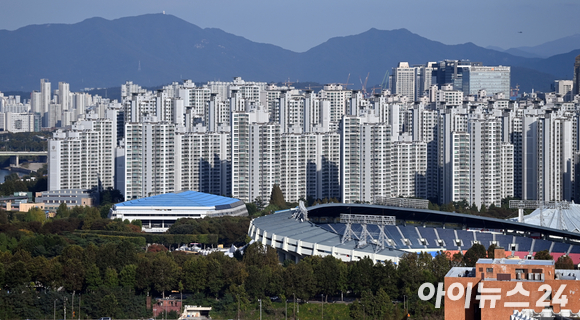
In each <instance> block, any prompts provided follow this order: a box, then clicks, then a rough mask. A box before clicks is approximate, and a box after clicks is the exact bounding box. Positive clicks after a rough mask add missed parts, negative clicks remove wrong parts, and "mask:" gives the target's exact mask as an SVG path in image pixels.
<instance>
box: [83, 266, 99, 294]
mask: <svg viewBox="0 0 580 320" xmlns="http://www.w3.org/2000/svg"><path fill="white" fill-rule="evenodd" d="M85 282H86V284H87V289H89V290H91V291H94V290H97V288H98V287H100V286H101V285H102V284H103V278H101V272H100V271H99V268H98V267H97V265H96V264H94V263H93V264H91V265H90V266H89V267H88V269H87V272H86V275H85Z"/></svg>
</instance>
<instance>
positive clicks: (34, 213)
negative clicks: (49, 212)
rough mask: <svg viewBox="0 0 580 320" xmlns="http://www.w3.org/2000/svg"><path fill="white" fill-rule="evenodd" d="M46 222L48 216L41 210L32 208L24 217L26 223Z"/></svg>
mask: <svg viewBox="0 0 580 320" xmlns="http://www.w3.org/2000/svg"><path fill="white" fill-rule="evenodd" d="M45 220H46V214H45V213H44V211H42V210H41V209H39V208H30V209H29V210H28V212H26V214H25V215H24V221H26V222H32V221H37V222H44V221H45Z"/></svg>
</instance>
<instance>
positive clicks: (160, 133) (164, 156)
mask: <svg viewBox="0 0 580 320" xmlns="http://www.w3.org/2000/svg"><path fill="white" fill-rule="evenodd" d="M175 161H176V159H175V124H173V123H169V122H158V121H157V119H156V118H155V117H151V118H144V119H143V122H129V123H127V124H125V192H124V193H123V194H124V195H125V200H131V199H139V198H144V197H149V196H153V195H158V194H164V193H168V192H174V191H175V180H176V177H175Z"/></svg>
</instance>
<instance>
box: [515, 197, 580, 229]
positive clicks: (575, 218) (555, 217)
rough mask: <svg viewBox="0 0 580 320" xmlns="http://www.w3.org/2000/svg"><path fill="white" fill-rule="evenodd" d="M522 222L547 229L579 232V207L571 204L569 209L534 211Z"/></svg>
mask: <svg viewBox="0 0 580 320" xmlns="http://www.w3.org/2000/svg"><path fill="white" fill-rule="evenodd" d="M542 217H543V220H544V221H543V222H542ZM524 222H525V223H528V224H533V225H536V226H542V225H543V226H546V227H548V228H554V229H560V230H566V231H571V232H580V205H579V204H574V203H571V204H570V208H569V209H543V210H540V209H536V210H534V212H532V213H530V214H529V215H527V216H524Z"/></svg>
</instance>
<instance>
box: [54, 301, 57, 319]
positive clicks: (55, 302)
mask: <svg viewBox="0 0 580 320" xmlns="http://www.w3.org/2000/svg"><path fill="white" fill-rule="evenodd" d="M56 300H57V299H54V320H56Z"/></svg>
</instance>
